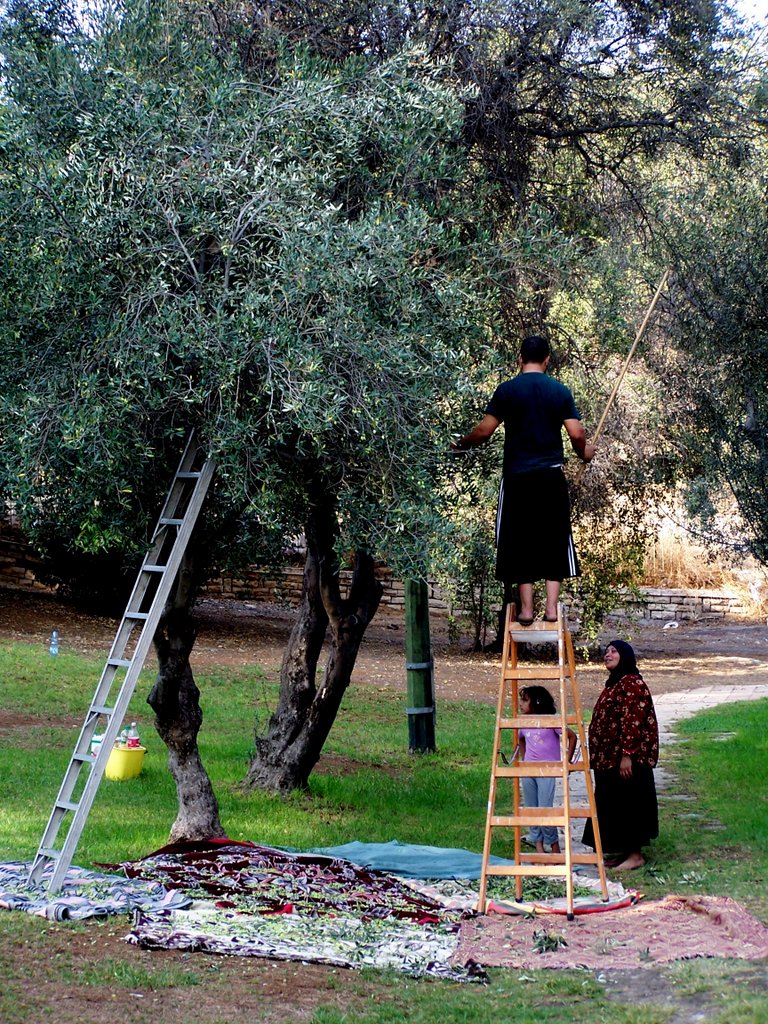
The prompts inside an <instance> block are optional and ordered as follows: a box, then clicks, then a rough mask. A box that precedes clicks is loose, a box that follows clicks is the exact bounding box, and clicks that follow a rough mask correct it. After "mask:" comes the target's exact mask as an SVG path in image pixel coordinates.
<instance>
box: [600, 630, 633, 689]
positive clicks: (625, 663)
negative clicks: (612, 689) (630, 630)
mask: <svg viewBox="0 0 768 1024" xmlns="http://www.w3.org/2000/svg"><path fill="white" fill-rule="evenodd" d="M606 647H615V648H616V650H617V651H618V652H619V664H618V665H617V666H616V668H615V669H613V671H612V672H611V674H610V675H609V676H608V678H607V679H606V681H605V685H606V686H613V684H614V683H618V681H619V680H620V679H623V678H624V676H628V675H633V676H639V675H640V671H639V669H638V667H637V661H636V659H635V652H634V651H633V650H632V647H631V646H630V645H629V644H628V643H627V641H626V640H611V642H610V643H609V644H606ZM641 678H642V676H641Z"/></svg>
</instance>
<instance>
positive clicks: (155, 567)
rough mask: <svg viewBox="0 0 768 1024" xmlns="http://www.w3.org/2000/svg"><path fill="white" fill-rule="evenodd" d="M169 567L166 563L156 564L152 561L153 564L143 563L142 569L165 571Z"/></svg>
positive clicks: (146, 570)
mask: <svg viewBox="0 0 768 1024" xmlns="http://www.w3.org/2000/svg"><path fill="white" fill-rule="evenodd" d="M167 568H168V567H167V566H166V565H155V564H154V563H152V564H151V565H142V567H141V571H142V572H165V570H166V569H167Z"/></svg>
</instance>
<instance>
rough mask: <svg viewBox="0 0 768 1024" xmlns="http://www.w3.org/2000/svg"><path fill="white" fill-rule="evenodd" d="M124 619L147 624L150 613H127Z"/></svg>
mask: <svg viewBox="0 0 768 1024" xmlns="http://www.w3.org/2000/svg"><path fill="white" fill-rule="evenodd" d="M123 618H125V619H135V620H136V621H137V622H146V621H147V619H148V618H149V612H126V613H125V615H124V616H123Z"/></svg>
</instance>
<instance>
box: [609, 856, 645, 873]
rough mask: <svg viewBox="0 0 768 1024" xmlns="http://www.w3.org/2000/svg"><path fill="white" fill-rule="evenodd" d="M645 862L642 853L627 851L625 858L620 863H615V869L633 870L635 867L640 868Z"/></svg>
mask: <svg viewBox="0 0 768 1024" xmlns="http://www.w3.org/2000/svg"><path fill="white" fill-rule="evenodd" d="M643 864H645V857H643V855H642V853H629V854H627V858H626V860H623V861H622V862H621V864H617V865H616V868H615V870H616V871H634V870H635V868H641V867H642V866H643Z"/></svg>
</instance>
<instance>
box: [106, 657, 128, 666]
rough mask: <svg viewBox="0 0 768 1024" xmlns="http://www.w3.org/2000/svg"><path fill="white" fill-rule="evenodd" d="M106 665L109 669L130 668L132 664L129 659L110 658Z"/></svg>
mask: <svg viewBox="0 0 768 1024" xmlns="http://www.w3.org/2000/svg"><path fill="white" fill-rule="evenodd" d="M107 664H108V665H109V667H110V668H130V667H131V664H132V663H131V659H130V658H110V659H109V660H108V661H107Z"/></svg>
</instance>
